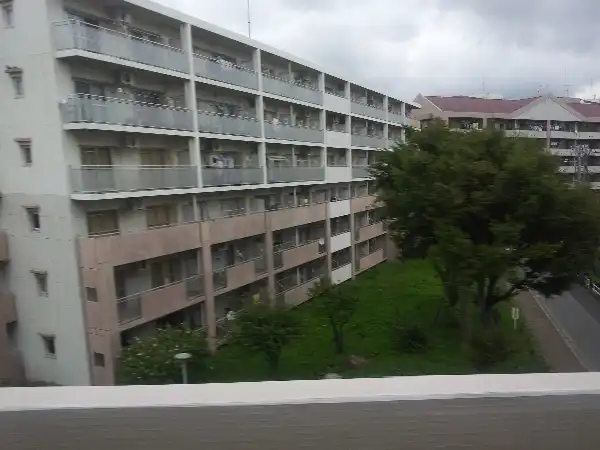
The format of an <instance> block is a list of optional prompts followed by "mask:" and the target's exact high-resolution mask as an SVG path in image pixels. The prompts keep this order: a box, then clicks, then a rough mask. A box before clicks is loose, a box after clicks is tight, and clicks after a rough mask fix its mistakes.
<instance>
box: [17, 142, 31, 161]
mask: <svg viewBox="0 0 600 450" xmlns="http://www.w3.org/2000/svg"><path fill="white" fill-rule="evenodd" d="M15 142H16V143H17V145H18V146H19V150H20V151H21V160H22V161H23V165H24V166H30V165H31V164H32V163H33V157H32V156H31V139H15Z"/></svg>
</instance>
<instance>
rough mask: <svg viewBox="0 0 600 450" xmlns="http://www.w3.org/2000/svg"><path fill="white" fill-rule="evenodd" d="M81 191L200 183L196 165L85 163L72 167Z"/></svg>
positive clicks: (74, 186) (73, 178)
mask: <svg viewBox="0 0 600 450" xmlns="http://www.w3.org/2000/svg"><path fill="white" fill-rule="evenodd" d="M71 187H72V189H73V192H78V193H102V192H130V191H144V190H156V189H185V188H194V187H198V177H197V172H196V167H195V166H171V167H157V166H82V167H76V168H71Z"/></svg>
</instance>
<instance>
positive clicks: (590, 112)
mask: <svg viewBox="0 0 600 450" xmlns="http://www.w3.org/2000/svg"><path fill="white" fill-rule="evenodd" d="M562 100H563V101H564V102H565V103H567V104H568V105H569V106H570V107H571V108H573V109H574V110H575V111H577V112H578V113H579V114H581V115H582V116H584V117H600V103H582V100H581V99H579V98H563V99H562Z"/></svg>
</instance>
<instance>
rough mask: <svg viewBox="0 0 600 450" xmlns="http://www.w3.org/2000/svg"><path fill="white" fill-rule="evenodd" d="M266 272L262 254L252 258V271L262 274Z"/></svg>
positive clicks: (265, 262) (265, 263)
mask: <svg viewBox="0 0 600 450" xmlns="http://www.w3.org/2000/svg"><path fill="white" fill-rule="evenodd" d="M266 272H267V261H266V260H265V257H264V256H259V257H258V258H256V259H255V260H254V273H255V274H256V275H262V274H264V273H266Z"/></svg>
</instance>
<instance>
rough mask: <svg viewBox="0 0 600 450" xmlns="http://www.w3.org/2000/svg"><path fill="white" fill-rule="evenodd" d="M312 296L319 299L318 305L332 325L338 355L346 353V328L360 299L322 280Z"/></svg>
mask: <svg viewBox="0 0 600 450" xmlns="http://www.w3.org/2000/svg"><path fill="white" fill-rule="evenodd" d="M310 295H311V296H312V297H319V299H318V301H317V305H318V306H319V308H320V309H321V311H322V313H323V314H324V315H325V317H327V319H328V320H329V324H330V325H331V332H332V339H333V346H334V348H335V351H336V352H337V353H344V327H345V326H346V325H347V324H348V322H350V319H352V316H353V315H354V313H355V312H356V308H357V306H358V297H357V296H356V295H353V294H352V293H350V291H349V289H347V287H346V289H344V288H342V286H340V285H337V284H334V283H332V282H331V279H329V278H322V279H321V280H319V281H318V282H317V283H316V284H315V286H314V287H313V288H312V290H311V293H310Z"/></svg>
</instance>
